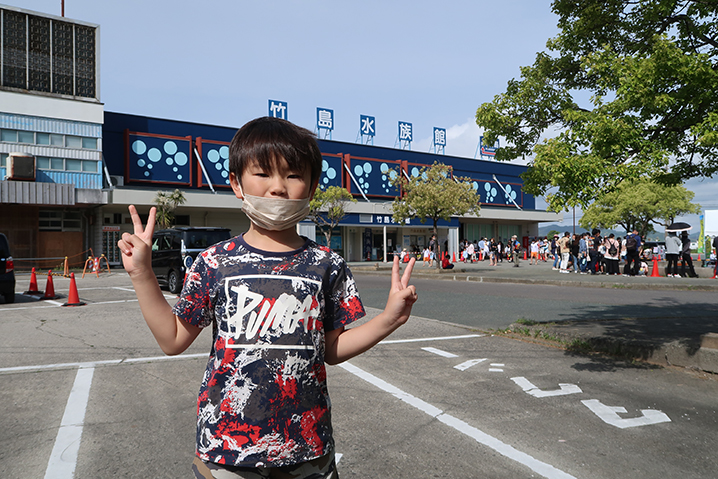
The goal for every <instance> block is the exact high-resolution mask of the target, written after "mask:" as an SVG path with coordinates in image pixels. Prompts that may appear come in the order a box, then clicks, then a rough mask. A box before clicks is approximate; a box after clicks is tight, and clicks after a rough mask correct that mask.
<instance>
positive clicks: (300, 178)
mask: <svg viewBox="0 0 718 479" xmlns="http://www.w3.org/2000/svg"><path fill="white" fill-rule="evenodd" d="M238 180H239V179H238V178H237V176H236V175H235V174H234V173H230V174H229V183H230V185H231V186H232V190H234V194H235V195H236V196H237V198H239V199H243V195H242V191H244V192H245V193H246V194H248V195H252V196H260V197H265V198H284V199H288V200H300V199H304V198H310V199H311V198H313V197H314V191H315V190H316V188H317V184H316V183H314V184H312V183H311V171H310V170H309V168H307V171H305V172H304V173H300V172H297V171H292V170H290V169H289V165H288V164H287V162H286V160H285V159H284V158H279V159H277V161H275V163H274V168H273V170H272V171H265V170H263V169H262V168H261V167H260V166H259V165H258V164H257V163H256V162H252V163H250V164H248V165H247V166H246V167H245V168H244V171H243V172H242V178H241V187H242V191H240V188H239V186H240V182H239V181H238Z"/></svg>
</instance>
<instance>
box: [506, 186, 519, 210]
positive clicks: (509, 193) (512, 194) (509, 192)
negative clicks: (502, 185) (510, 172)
mask: <svg viewBox="0 0 718 479" xmlns="http://www.w3.org/2000/svg"><path fill="white" fill-rule="evenodd" d="M504 196H505V197H506V204H507V205H508V204H511V203H513V202H514V201H516V197H517V196H518V195H517V193H516V190H514V189H513V188H512V187H511V185H506V193H505V194H504Z"/></svg>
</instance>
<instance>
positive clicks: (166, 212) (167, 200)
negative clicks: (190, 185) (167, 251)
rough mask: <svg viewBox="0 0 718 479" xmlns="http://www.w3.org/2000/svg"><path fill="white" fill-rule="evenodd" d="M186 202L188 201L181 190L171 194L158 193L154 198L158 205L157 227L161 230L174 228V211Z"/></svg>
mask: <svg viewBox="0 0 718 479" xmlns="http://www.w3.org/2000/svg"><path fill="white" fill-rule="evenodd" d="M185 201H187V200H186V199H185V197H184V193H182V192H181V191H180V190H174V191H173V192H171V193H169V192H165V191H158V192H157V194H156V195H155V198H154V203H155V204H156V205H157V218H156V221H157V226H158V227H159V228H160V229H162V228H169V227H170V226H172V222H173V221H174V218H175V215H174V210H175V209H176V208H177V207H178V206H179V205H182V204H184V203H185Z"/></svg>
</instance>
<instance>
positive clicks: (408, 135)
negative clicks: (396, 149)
mask: <svg viewBox="0 0 718 479" xmlns="http://www.w3.org/2000/svg"><path fill="white" fill-rule="evenodd" d="M399 141H409V142H411V141H414V129H413V125H412V124H411V123H407V122H405V121H400V122H399Z"/></svg>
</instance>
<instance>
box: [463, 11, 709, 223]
mask: <svg viewBox="0 0 718 479" xmlns="http://www.w3.org/2000/svg"><path fill="white" fill-rule="evenodd" d="M552 10H553V12H554V13H556V14H557V15H558V18H559V21H558V27H559V28H560V33H559V34H558V36H557V37H555V38H553V39H550V40H549V41H548V43H547V45H546V46H547V49H548V51H547V52H540V53H538V54H537V56H536V60H535V62H534V64H533V65H532V66H528V67H523V68H521V79H520V80H515V79H514V80H511V81H510V82H509V83H508V86H507V88H506V91H505V92H504V93H501V94H499V95H497V96H496V97H494V99H493V101H491V102H489V103H484V104H482V105H481V106H480V107H479V108H478V110H477V113H476V122H477V124H478V125H479V126H481V127H484V128H485V133H484V139H485V141H486V142H487V143H488V144H492V143H493V142H494V141H495V140H496V139H497V138H498V137H503V138H504V139H505V143H506V145H505V146H503V147H502V148H500V149H499V150H498V152H497V154H496V159H497V160H511V159H514V158H521V157H522V158H530V162H529V169H528V171H527V173H526V174H525V175H524V176H523V178H524V190H525V191H527V192H529V193H531V194H534V195H544V196H546V199H547V202H548V204H549V207H550V208H551V209H553V210H555V211H560V210H562V209H567V208H568V207H570V206H575V205H582V206H586V205H588V204H589V203H590V202H591V201H592V200H593V199H594V198H595V197H597V196H598V195H599V194H600V193H601V192H603V191H610V190H612V189H615V188H616V187H617V186H618V185H619V184H621V182H622V181H624V180H627V179H628V180H630V179H638V178H645V177H647V178H651V179H653V180H655V181H658V182H660V183H663V184H667V185H677V184H680V183H681V182H682V181H683V180H685V179H688V178H692V177H700V176H705V177H710V176H712V175H713V174H714V173H715V172H716V171H718V2H715V1H705V0H554V2H553V3H552ZM551 135H556V136H555V137H553V138H550V139H547V140H544V141H543V142H541V141H540V140H541V138H542V137H543V136H551Z"/></svg>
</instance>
